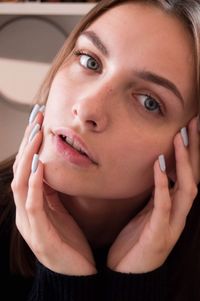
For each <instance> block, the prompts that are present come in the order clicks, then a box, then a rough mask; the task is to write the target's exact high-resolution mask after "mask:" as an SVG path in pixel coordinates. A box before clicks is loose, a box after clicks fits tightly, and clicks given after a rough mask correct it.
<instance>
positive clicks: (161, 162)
mask: <svg viewBox="0 0 200 301" xmlns="http://www.w3.org/2000/svg"><path fill="white" fill-rule="evenodd" d="M158 161H159V165H160V169H161V171H162V172H165V171H166V163H165V157H164V155H160V156H159V157H158Z"/></svg>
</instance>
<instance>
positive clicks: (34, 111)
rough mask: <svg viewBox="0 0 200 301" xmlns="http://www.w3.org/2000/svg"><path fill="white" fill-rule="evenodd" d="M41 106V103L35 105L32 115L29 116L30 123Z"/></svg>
mask: <svg viewBox="0 0 200 301" xmlns="http://www.w3.org/2000/svg"><path fill="white" fill-rule="evenodd" d="M39 109H40V106H39V104H36V105H34V107H33V110H32V111H31V114H30V117H29V124H30V123H32V122H33V121H34V119H35V117H36V115H37V113H38V112H39Z"/></svg>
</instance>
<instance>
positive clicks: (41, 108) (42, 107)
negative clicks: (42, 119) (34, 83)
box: [39, 105, 45, 113]
mask: <svg viewBox="0 0 200 301" xmlns="http://www.w3.org/2000/svg"><path fill="white" fill-rule="evenodd" d="M44 110H45V105H42V106H41V107H40V109H39V112H42V113H44Z"/></svg>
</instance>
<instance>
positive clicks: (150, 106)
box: [137, 95, 162, 113]
mask: <svg viewBox="0 0 200 301" xmlns="http://www.w3.org/2000/svg"><path fill="white" fill-rule="evenodd" d="M137 98H138V99H139V102H140V103H141V104H142V105H143V106H144V107H145V109H146V110H147V111H150V112H155V113H157V112H158V113H161V112H162V111H161V105H160V104H159V102H158V101H156V100H155V99H154V98H153V97H152V96H150V95H138V96H137Z"/></svg>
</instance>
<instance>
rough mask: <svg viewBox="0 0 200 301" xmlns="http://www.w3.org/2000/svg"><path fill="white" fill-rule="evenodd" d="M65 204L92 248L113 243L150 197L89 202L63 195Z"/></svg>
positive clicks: (88, 200) (93, 200) (84, 199)
mask: <svg viewBox="0 0 200 301" xmlns="http://www.w3.org/2000/svg"><path fill="white" fill-rule="evenodd" d="M60 198H61V200H62V203H63V205H64V206H65V208H66V209H67V210H68V212H69V213H70V214H71V215H72V217H73V218H74V219H75V221H76V222H77V224H78V225H79V227H80V228H81V229H82V231H83V232H84V234H85V236H86V238H87V239H88V241H89V243H90V245H91V246H92V247H94V248H95V247H101V246H104V245H109V244H111V243H112V242H113V241H114V239H115V238H116V236H117V235H118V234H119V232H120V231H121V230H122V229H123V227H124V226H125V225H126V224H127V223H128V222H129V221H130V219H131V218H133V217H134V216H135V215H136V214H137V213H138V211H140V210H141V209H142V208H143V206H144V205H145V204H146V198H144V197H143V198H137V199H136V198H135V199H133V198H132V199H117V200H116V199H106V200H105V199H91V198H90V199H89V198H87V199H86V198H79V197H71V196H67V195H64V194H60Z"/></svg>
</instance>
